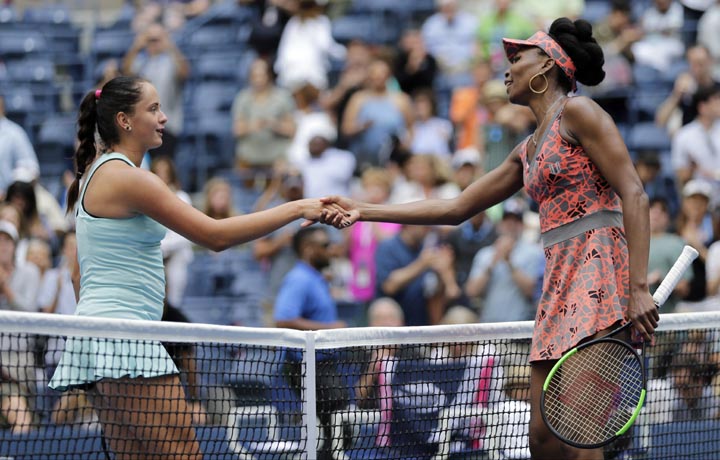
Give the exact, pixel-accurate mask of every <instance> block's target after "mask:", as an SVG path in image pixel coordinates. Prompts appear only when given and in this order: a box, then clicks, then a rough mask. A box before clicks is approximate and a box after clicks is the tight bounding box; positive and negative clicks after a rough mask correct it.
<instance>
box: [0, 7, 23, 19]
mask: <svg viewBox="0 0 720 460" xmlns="http://www.w3.org/2000/svg"><path fill="white" fill-rule="evenodd" d="M19 19H20V15H19V14H18V12H17V10H16V9H15V8H13V7H12V6H8V5H3V6H0V24H12V23H13V22H16V21H18V20H19Z"/></svg>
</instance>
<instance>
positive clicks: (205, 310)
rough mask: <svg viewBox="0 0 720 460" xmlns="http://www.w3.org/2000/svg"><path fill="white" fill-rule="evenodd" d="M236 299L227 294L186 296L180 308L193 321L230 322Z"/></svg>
mask: <svg viewBox="0 0 720 460" xmlns="http://www.w3.org/2000/svg"><path fill="white" fill-rule="evenodd" d="M234 302H235V300H234V299H233V298H231V297H225V296H207V297H197V296H185V297H184V298H183V301H182V305H180V307H179V309H180V310H181V311H182V312H183V313H184V314H185V316H187V317H188V319H189V320H190V322H192V323H201V324H218V325H222V326H227V325H229V324H230V318H231V317H232V310H233V305H234Z"/></svg>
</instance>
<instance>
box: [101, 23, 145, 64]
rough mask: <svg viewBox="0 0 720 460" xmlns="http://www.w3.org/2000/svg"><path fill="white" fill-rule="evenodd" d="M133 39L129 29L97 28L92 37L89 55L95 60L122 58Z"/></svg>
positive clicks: (133, 36)
mask: <svg viewBox="0 0 720 460" xmlns="http://www.w3.org/2000/svg"><path fill="white" fill-rule="evenodd" d="M134 39H135V34H134V33H133V32H132V31H131V30H115V29H98V30H96V31H95V35H94V36H93V39H92V48H91V50H90V53H91V55H92V56H93V59H94V61H95V62H98V61H102V60H104V59H107V58H112V57H115V58H122V57H123V56H125V53H127V51H128V49H130V46H131V45H132V42H133V40H134Z"/></svg>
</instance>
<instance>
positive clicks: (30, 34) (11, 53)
mask: <svg viewBox="0 0 720 460" xmlns="http://www.w3.org/2000/svg"><path fill="white" fill-rule="evenodd" d="M47 49H48V41H47V39H46V38H45V35H43V33H42V32H40V31H38V30H21V29H10V30H7V29H6V30H0V57H2V58H4V59H5V60H7V59H20V58H23V57H26V56H27V55H28V54H35V53H43V52H45V51H47Z"/></svg>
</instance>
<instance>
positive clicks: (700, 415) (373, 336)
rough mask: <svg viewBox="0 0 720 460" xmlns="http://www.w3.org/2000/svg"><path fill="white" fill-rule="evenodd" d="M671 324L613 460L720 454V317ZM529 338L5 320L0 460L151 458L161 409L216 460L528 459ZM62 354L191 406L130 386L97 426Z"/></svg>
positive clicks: (479, 327)
mask: <svg viewBox="0 0 720 460" xmlns="http://www.w3.org/2000/svg"><path fill="white" fill-rule="evenodd" d="M660 324H661V327H660V329H659V332H658V334H657V337H656V344H655V346H654V347H651V348H650V347H648V351H647V352H646V357H645V359H646V361H647V364H648V369H649V382H648V397H647V401H646V405H645V408H644V409H643V412H642V414H641V416H640V417H639V418H638V420H637V423H636V424H635V425H634V427H633V429H631V430H630V432H629V433H628V434H626V435H624V436H623V437H622V438H620V439H618V440H617V441H616V442H615V443H614V444H612V445H611V446H608V447H607V448H606V450H607V452H606V458H624V459H629V458H633V459H640V458H645V459H678V458H683V459H709V458H716V456H717V455H718V452H720V421H719V420H718V415H719V414H720V403H718V396H719V395H720V377H719V376H718V371H717V368H718V361H719V357H720V312H719V313H701V314H700V313H693V314H668V315H663V316H662V319H661V323H660ZM531 333H532V323H531V322H517V323H496V324H471V325H458V326H437V327H414V328H357V329H346V330H332V331H317V332H300V331H291V330H283V329H270V328H244V327H225V326H212V325H202V324H182V323H165V322H144V321H123V320H110V319H99V318H83V317H75V316H62V315H45V314H28V313H15V312H0V371H1V372H0V377H1V382H0V421H1V422H2V427H0V459H14V460H19V459H26V460H31V459H32V460H45V459H46V460H66V459H83V460H85V459H103V460H104V459H107V458H149V457H147V456H142V455H141V454H139V453H138V452H140V451H141V450H134V449H142V445H143V443H142V438H143V433H145V431H143V423H144V422H145V421H146V419H147V418H150V417H151V415H152V414H154V413H155V410H156V408H157V407H158V404H160V403H162V404H170V405H172V404H173V403H176V404H177V406H176V407H177V411H178V414H175V417H171V418H170V419H168V420H169V421H166V422H165V423H166V426H165V427H164V431H162V430H161V432H160V434H158V433H157V432H156V433H155V434H154V438H155V439H156V440H157V439H160V442H157V443H156V446H154V448H157V451H158V452H160V451H162V450H163V449H164V450H165V451H166V452H179V451H181V450H182V449H183V447H181V446H182V445H183V444H182V443H178V442H173V441H172V440H170V439H169V438H170V437H171V434H172V433H173V432H174V431H173V428H176V427H174V426H173V425H172V423H173V420H175V421H177V420H179V419H181V418H182V417H184V416H185V417H187V420H192V426H193V427H194V429H193V430H191V431H190V432H189V433H190V434H189V435H188V436H186V438H192V437H193V436H194V438H195V439H197V444H198V445H199V448H200V450H201V451H202V457H201V458H203V459H205V460H209V459H258V460H266V459H268V460H269V459H277V460H280V459H315V458H319V459H325V458H328V459H330V458H333V459H338V460H350V459H361V458H362V459H409V458H413V459H428V460H431V459H432V460H441V459H523V458H529V447H528V444H529V441H528V422H529V417H530V413H529V405H528V400H529V392H528V388H529V367H528V365H527V355H528V351H529V344H530V336H531ZM158 346H160V347H163V348H164V349H165V350H167V352H168V353H169V354H170V355H171V356H172V363H167V360H164V359H163V353H161V352H159V351H158ZM66 347H67V348H68V349H70V348H72V349H74V350H76V351H78V350H80V351H83V352H85V351H89V354H88V355H87V356H86V357H85V359H84V360H78V361H77V362H78V363H87V368H73V367H70V368H69V369H70V370H67V369H68V368H67V367H66V371H65V372H66V375H65V377H67V379H68V381H70V380H72V378H74V376H78V375H79V376H82V375H84V374H86V373H88V372H92V371H93V369H95V368H97V367H104V368H110V369H112V370H113V371H115V372H114V375H118V376H120V375H124V374H123V373H124V369H125V368H126V367H127V366H131V365H132V364H133V363H135V361H138V360H149V362H150V363H151V365H150V366H151V368H154V369H161V370H162V369H166V368H172V365H173V364H174V365H175V366H176V367H177V369H179V373H180V374H179V375H180V381H181V382H182V386H183V387H184V390H185V395H184V397H182V395H181V397H182V399H183V400H184V402H183V403H182V404H180V403H178V402H177V401H175V400H174V399H173V395H172V394H171V392H170V391H164V389H163V387H162V386H157V385H156V386H150V382H152V381H153V379H149V378H147V379H144V378H141V379H133V380H131V381H130V382H131V383H128V386H127V387H126V388H125V391H127V392H130V393H134V394H138V393H139V394H141V395H142V397H141V398H140V399H139V400H140V404H138V405H136V407H134V408H132V410H133V411H135V412H136V413H135V414H134V416H128V417H125V418H123V417H122V416H120V415H118V416H117V417H116V418H115V419H113V420H111V421H110V422H109V423H105V422H106V421H107V418H104V419H103V423H100V416H99V414H100V413H102V411H103V410H104V409H107V407H114V406H111V405H109V404H108V405H107V406H104V405H103V404H104V403H105V402H106V399H107V398H104V397H103V395H106V394H107V392H108V391H109V390H108V389H107V388H104V387H103V388H102V389H101V390H99V389H98V388H99V387H101V385H96V386H94V387H87V386H86V387H83V388H81V389H74V390H72V391H69V392H64V393H61V392H58V391H55V390H51V389H50V388H49V387H48V381H49V378H50V377H51V376H52V375H53V373H54V371H55V368H56V366H57V365H58V361H59V359H60V356H61V355H62V351H63V350H64V349H65V348H66ZM78 353H79V351H78ZM80 367H82V366H80ZM98 395H100V397H99V396H98ZM165 407H168V406H165ZM170 407H173V406H170ZM103 417H107V416H103ZM311 422H312V423H311ZM113 426H116V428H117V429H116V430H113V428H112V427H113ZM101 428H102V429H101ZM108 430H110V431H111V432H112V433H108ZM118 433H120V434H118ZM176 434H177V433H176ZM164 436H166V437H167V438H166V437H164ZM163 440H164V441H163ZM184 441H187V439H184ZM138 446H140V447H138ZM119 451H124V452H125V456H124V457H123V456H120V455H119V454H120V452H119ZM133 454H135V456H133ZM157 458H177V459H181V458H198V457H191V456H190V455H188V456H183V455H182V454H180V453H176V454H175V455H174V456H172V455H170V454H166V455H160V454H157Z"/></svg>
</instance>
